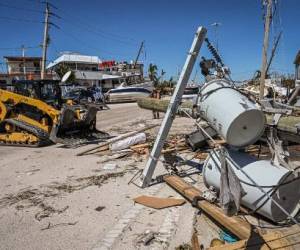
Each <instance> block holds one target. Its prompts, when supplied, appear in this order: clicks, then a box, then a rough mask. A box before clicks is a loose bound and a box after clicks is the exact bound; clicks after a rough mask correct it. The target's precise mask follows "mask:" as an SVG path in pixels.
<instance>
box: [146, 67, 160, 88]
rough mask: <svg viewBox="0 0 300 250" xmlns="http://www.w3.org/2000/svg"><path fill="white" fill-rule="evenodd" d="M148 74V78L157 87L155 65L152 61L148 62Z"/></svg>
mask: <svg viewBox="0 0 300 250" xmlns="http://www.w3.org/2000/svg"><path fill="white" fill-rule="evenodd" d="M148 76H149V78H150V80H151V81H152V82H153V85H154V87H157V85H158V78H157V66H156V65H155V64H152V63H150V64H149V68H148Z"/></svg>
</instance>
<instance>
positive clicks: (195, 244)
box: [191, 232, 201, 250]
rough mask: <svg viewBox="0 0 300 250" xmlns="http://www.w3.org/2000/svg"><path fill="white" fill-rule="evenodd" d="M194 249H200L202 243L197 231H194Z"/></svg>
mask: <svg viewBox="0 0 300 250" xmlns="http://www.w3.org/2000/svg"><path fill="white" fill-rule="evenodd" d="M191 243H192V244H191V245H192V250H200V249H201V248H200V244H199V240H198V235H197V232H194V233H193V235H192V239H191Z"/></svg>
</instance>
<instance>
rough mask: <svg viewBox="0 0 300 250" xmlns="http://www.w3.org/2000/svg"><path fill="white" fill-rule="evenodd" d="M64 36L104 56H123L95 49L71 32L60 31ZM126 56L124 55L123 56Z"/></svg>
mask: <svg viewBox="0 0 300 250" xmlns="http://www.w3.org/2000/svg"><path fill="white" fill-rule="evenodd" d="M60 31H61V33H62V34H64V35H65V36H68V37H71V38H72V39H74V40H76V41H77V42H79V43H80V44H84V46H86V47H88V48H90V49H93V50H95V51H99V52H100V53H104V54H107V55H112V56H114V55H122V54H120V53H114V52H109V51H106V50H103V49H99V48H96V47H93V46H91V45H90V44H88V43H87V42H86V41H83V40H81V39H79V38H78V37H76V36H74V35H73V34H71V33H69V32H66V31H65V30H64V31H62V30H60ZM123 56H124V55H123Z"/></svg>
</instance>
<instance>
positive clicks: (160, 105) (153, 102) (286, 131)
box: [137, 98, 300, 143]
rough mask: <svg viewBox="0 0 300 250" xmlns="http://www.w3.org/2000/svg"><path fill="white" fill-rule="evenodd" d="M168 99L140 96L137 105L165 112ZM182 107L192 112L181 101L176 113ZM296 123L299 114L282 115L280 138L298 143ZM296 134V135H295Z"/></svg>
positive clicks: (268, 119)
mask: <svg viewBox="0 0 300 250" xmlns="http://www.w3.org/2000/svg"><path fill="white" fill-rule="evenodd" d="M169 102H170V101H169V100H159V99H154V98H141V99H139V100H138V102H137V103H138V106H139V107H140V108H142V109H148V110H153V111H158V112H163V113H164V112H166V110H167V108H168V105H169ZM182 109H185V110H189V111H190V112H189V113H192V110H193V103H192V102H183V103H182V104H181V105H180V107H179V109H178V111H177V115H179V116H185V114H184V113H183V112H181V110H182ZM266 118H267V124H271V122H272V115H269V114H266ZM297 124H300V116H292V115H290V116H282V117H281V118H280V120H279V123H278V126H277V127H278V129H279V136H280V137H281V138H282V139H285V140H288V141H292V142H296V143H300V131H298V129H297V126H296V125H297ZM299 127H300V126H299ZM295 135H296V136H295Z"/></svg>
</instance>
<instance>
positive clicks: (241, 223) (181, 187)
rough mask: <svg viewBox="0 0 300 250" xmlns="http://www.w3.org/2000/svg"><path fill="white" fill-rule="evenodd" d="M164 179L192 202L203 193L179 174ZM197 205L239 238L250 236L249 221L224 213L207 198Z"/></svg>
mask: <svg viewBox="0 0 300 250" xmlns="http://www.w3.org/2000/svg"><path fill="white" fill-rule="evenodd" d="M164 181H165V182H166V183H167V184H168V185H169V186H171V187H172V188H173V189H175V190H176V191H177V192H179V193H180V194H181V195H183V196H184V197H185V198H186V199H187V200H189V201H190V202H192V201H193V200H194V199H195V198H196V197H199V196H201V194H202V192H201V191H200V190H199V189H197V188H195V187H193V186H192V185H190V184H188V183H187V182H185V181H184V180H183V179H182V178H180V177H178V176H174V175H168V176H164ZM196 205H197V207H198V208H200V209H201V210H202V211H203V212H205V213H206V214H207V215H209V216H210V217H212V218H213V219H214V220H215V221H217V222H218V223H219V224H221V225H222V226H223V227H225V228H227V229H228V230H229V231H230V232H231V233H233V234H234V235H236V236H237V237H238V238H239V239H248V238H249V237H250V235H251V226H250V224H249V223H248V222H246V221H245V220H242V219H241V218H240V217H238V216H232V217H229V216H227V215H225V214H224V212H223V210H222V209H221V208H219V207H217V206H216V205H214V204H212V203H209V202H208V201H206V200H199V201H198V202H197V204H196Z"/></svg>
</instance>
